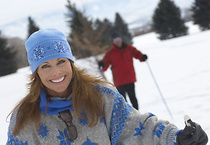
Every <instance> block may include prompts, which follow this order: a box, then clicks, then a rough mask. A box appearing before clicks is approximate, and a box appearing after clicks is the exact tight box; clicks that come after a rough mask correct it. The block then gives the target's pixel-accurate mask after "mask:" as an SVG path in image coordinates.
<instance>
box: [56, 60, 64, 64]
mask: <svg viewBox="0 0 210 145" xmlns="http://www.w3.org/2000/svg"><path fill="white" fill-rule="evenodd" d="M64 62H66V61H65V60H59V61H58V64H62V63H64Z"/></svg>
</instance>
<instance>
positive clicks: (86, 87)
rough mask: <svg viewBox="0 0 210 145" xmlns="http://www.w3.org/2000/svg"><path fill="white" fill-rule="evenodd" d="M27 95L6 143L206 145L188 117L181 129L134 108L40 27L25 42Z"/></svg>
mask: <svg viewBox="0 0 210 145" xmlns="http://www.w3.org/2000/svg"><path fill="white" fill-rule="evenodd" d="M25 46H26V50H27V54H28V61H29V64H30V66H31V70H32V75H31V76H30V83H29V84H28V86H29V93H28V94H27V95H26V96H25V97H24V98H23V99H22V100H21V101H20V102H19V104H18V105H17V106H16V107H15V108H14V110H13V111H12V112H11V114H12V116H11V119H10V125H9V129H8V140H7V145H20V144H21V145H23V144H24V145H91V144H94V145H111V144H112V145H121V144H124V145H130V144H131V145H137V144H139V145H154V144H161V145H176V144H178V145H188V144H195V145H197V144H199V145H205V144H206V143H207V141H208V138H207V135H206V133H205V132H204V131H203V130H202V128H201V127H200V125H198V124H196V123H194V122H192V121H191V120H189V118H188V121H189V122H188V124H187V126H186V127H185V129H184V130H183V131H182V130H179V129H178V128H177V127H176V126H174V125H173V124H170V123H169V122H168V121H162V120H158V119H157V117H156V116H155V115H153V114H152V113H146V114H141V113H140V112H139V111H137V110H136V109H134V108H132V107H131V106H130V105H129V104H128V103H127V102H126V101H125V100H124V98H123V97H122V96H121V95H120V94H119V92H118V91H117V90H116V88H115V87H114V86H113V85H111V84H110V83H109V82H105V81H103V80H102V79H101V78H98V77H94V76H91V75H89V74H87V73H86V71H85V70H81V69H79V68H77V67H76V66H75V65H74V58H73V56H72V53H71V49H70V46H69V44H68V42H67V40H66V38H65V36H64V34H63V33H61V32H60V31H58V30H56V29H43V30H39V31H37V32H35V33H33V34H32V35H31V36H30V37H29V39H28V40H27V41H26V45H25Z"/></svg>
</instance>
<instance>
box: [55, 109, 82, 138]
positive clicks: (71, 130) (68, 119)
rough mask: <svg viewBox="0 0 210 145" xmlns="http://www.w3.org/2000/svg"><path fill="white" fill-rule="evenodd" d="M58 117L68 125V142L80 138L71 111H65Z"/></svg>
mask: <svg viewBox="0 0 210 145" xmlns="http://www.w3.org/2000/svg"><path fill="white" fill-rule="evenodd" d="M58 117H59V118H60V119H61V120H62V121H63V122H64V123H65V124H66V126H67V128H66V136H67V138H68V140H75V139H76V138H77V136H78V134H77V129H76V127H75V125H74V124H73V123H72V120H73V118H72V115H71V112H70V110H64V111H61V112H59V114H58Z"/></svg>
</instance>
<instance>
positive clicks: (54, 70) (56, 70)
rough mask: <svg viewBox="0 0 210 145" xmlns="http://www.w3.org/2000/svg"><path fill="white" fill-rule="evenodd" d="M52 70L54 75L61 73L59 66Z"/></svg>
mask: <svg viewBox="0 0 210 145" xmlns="http://www.w3.org/2000/svg"><path fill="white" fill-rule="evenodd" d="M52 71H53V76H57V75H59V74H60V72H61V71H60V69H59V68H58V67H54V68H53V69H52Z"/></svg>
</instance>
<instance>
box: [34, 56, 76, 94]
mask: <svg viewBox="0 0 210 145" xmlns="http://www.w3.org/2000/svg"><path fill="white" fill-rule="evenodd" d="M37 73H38V75H39V77H40V79H41V82H42V83H43V85H44V86H45V87H46V89H47V92H48V93H49V95H50V96H52V97H67V96H66V95H70V94H69V93H70V92H69V89H67V88H68V86H69V84H70V82H71V79H72V67H71V63H70V61H69V60H68V59H67V58H58V59H52V60H49V61H46V62H44V63H42V64H41V65H40V66H39V67H38V69H37Z"/></svg>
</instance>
